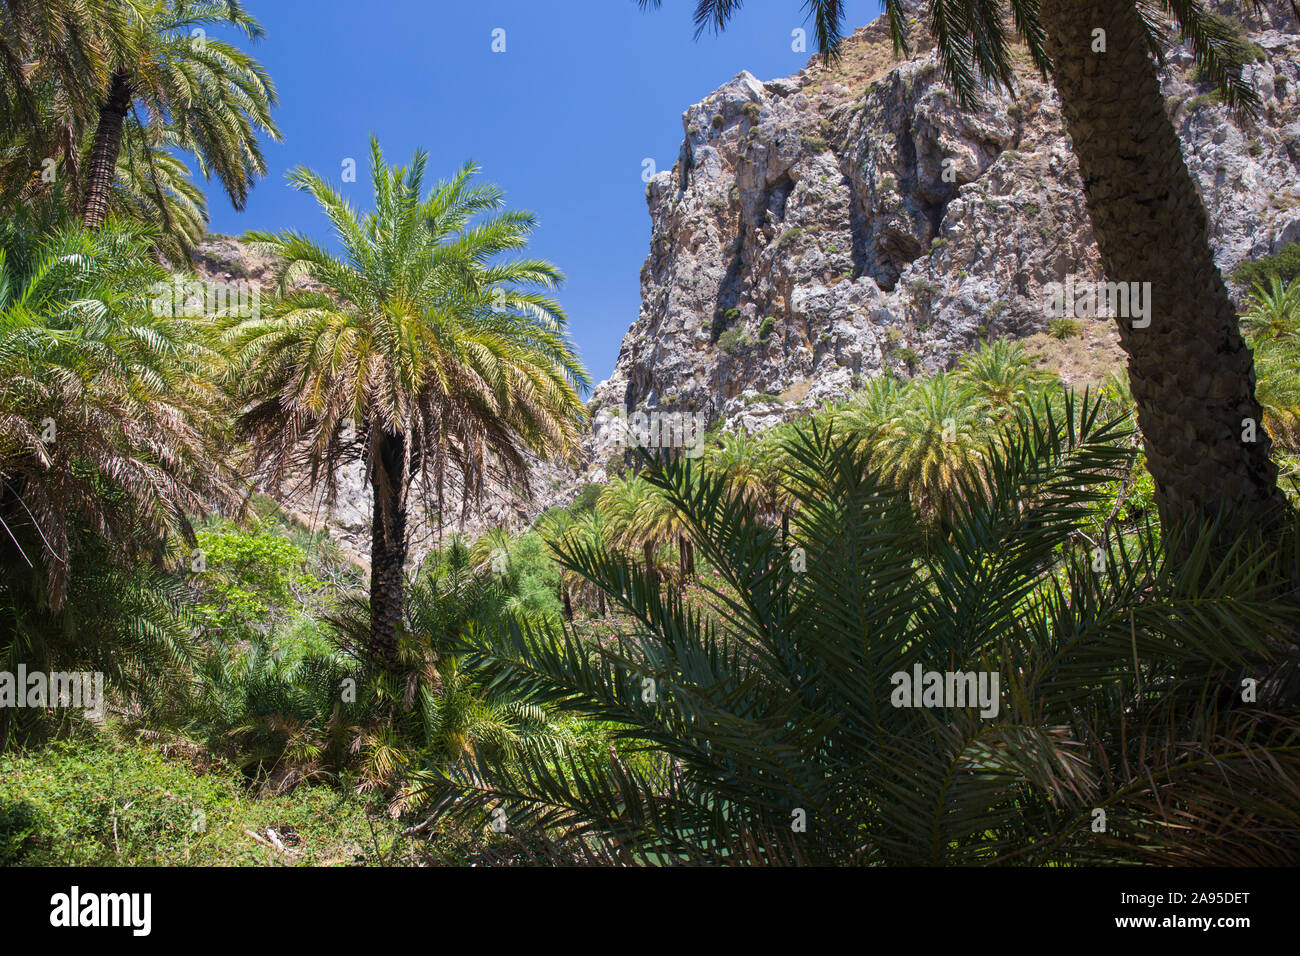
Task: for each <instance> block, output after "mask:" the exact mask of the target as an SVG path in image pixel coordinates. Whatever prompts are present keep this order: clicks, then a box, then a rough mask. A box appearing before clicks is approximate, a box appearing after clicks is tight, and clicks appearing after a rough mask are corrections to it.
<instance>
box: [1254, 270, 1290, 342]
mask: <svg viewBox="0 0 1300 956" xmlns="http://www.w3.org/2000/svg"><path fill="white" fill-rule="evenodd" d="M1250 298H1251V301H1250V308H1249V309H1247V310H1246V312H1245V313H1244V314H1243V315H1242V317H1241V325H1242V328H1243V329H1245V330H1246V335H1247V336H1248V337H1249V338H1250V343H1251V345H1259V344H1261V343H1266V342H1277V341H1290V342H1292V343H1294V342H1300V279H1293V280H1292V281H1290V282H1283V281H1282V279H1281V278H1280V277H1278V276H1272V277H1270V279H1269V283H1268V288H1265V287H1264V286H1262V285H1260V284H1258V283H1256V285H1255V288H1254V290H1253V291H1252V293H1251V297H1250Z"/></svg>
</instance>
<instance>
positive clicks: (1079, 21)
mask: <svg viewBox="0 0 1300 956" xmlns="http://www.w3.org/2000/svg"><path fill="white" fill-rule="evenodd" d="M640 2H641V4H642V6H654V7H658V6H659V5H660V0H640ZM883 5H884V8H885V11H886V14H887V15H888V18H889V24H890V29H891V31H892V32H893V36H894V42H895V46H896V48H897V49H899V50H902V51H905V50H906V49H907V47H908V43H907V36H906V32H907V24H908V21H909V17H910V10H909V4H908V2H907V0H883ZM805 6H806V8H807V9H808V10H809V12H810V14H811V16H812V18H813V20H814V23H815V25H816V33H817V40H818V45H819V47H820V49H821V51H822V53H823V54H826V55H833V54H834V53H835V50H836V48H837V46H838V42H839V37H840V33H841V29H842V26H843V17H844V12H845V11H844V5H843V3H842V2H841V0H808V2H807V3H806V4H805ZM740 7H741V5H740V4H739V3H736V2H733V0H700V2H699V5H698V6H697V8H696V23H697V26H698V28H699V30H704V29H706V28H709V27H712V28H713V29H715V30H721V29H722V28H723V27H725V25H726V24H727V22H728V21H729V20H730V18H731V17H732V16H733V15H734V14H735V13H736V12H737V11H738V10H739V9H740ZM929 9H930V25H929V28H930V32H931V34H932V35H933V36H934V38H935V42H936V47H937V50H938V56H939V64H940V67H941V69H942V71H943V73H944V76H945V78H946V79H947V80H948V82H949V84H950V85H951V86H952V87H953V89H954V91H955V93H956V94H957V96H958V99H959V101H960V102H961V103H963V104H969V103H971V102H972V101H973V100H974V98H975V93H976V90H977V88H978V87H979V85H980V84H981V83H991V84H995V85H1001V86H1005V87H1010V86H1011V84H1012V81H1013V77H1014V71H1013V67H1012V56H1011V42H1012V40H1013V39H1019V40H1020V41H1021V42H1023V44H1024V47H1025V52H1026V54H1027V55H1028V57H1029V59H1030V60H1031V61H1032V62H1033V64H1034V66H1035V67H1036V68H1037V69H1038V70H1039V71H1040V72H1041V73H1042V74H1043V75H1044V76H1049V75H1050V76H1051V77H1052V78H1053V81H1054V83H1055V86H1056V91H1057V93H1058V94H1059V95H1060V97H1061V104H1062V110H1063V112H1064V114H1065V122H1066V128H1067V130H1068V131H1069V133H1070V137H1071V139H1072V140H1073V145H1074V153H1075V156H1076V157H1077V159H1078V163H1079V173H1080V175H1081V177H1082V179H1083V183H1084V193H1085V198H1086V201H1087V206H1088V212H1089V215H1090V218H1091V220H1092V229H1093V233H1094V235H1095V236H1096V239H1097V248H1098V250H1099V252H1100V253H1101V264H1102V268H1103V269H1104V271H1105V273H1106V275H1107V276H1108V277H1109V278H1110V279H1112V280H1114V281H1117V282H1139V281H1140V282H1150V283H1151V304H1152V310H1153V312H1152V316H1151V318H1150V325H1149V326H1147V327H1144V328H1135V327H1133V326H1132V324H1131V323H1130V322H1128V321H1125V320H1120V321H1119V322H1118V325H1119V333H1120V344H1121V346H1122V347H1123V348H1124V350H1125V352H1127V353H1128V356H1129V370H1130V373H1131V375H1132V379H1133V393H1134V395H1135V397H1136V398H1137V404H1138V416H1139V420H1140V423H1141V426H1142V434H1143V440H1144V442H1145V445H1146V450H1147V460H1148V462H1149V464H1150V468H1151V474H1152V475H1153V477H1154V478H1155V481H1156V486H1157V496H1158V500H1159V502H1160V506H1161V512H1162V514H1163V515H1164V516H1165V517H1166V518H1169V519H1172V520H1174V521H1177V520H1178V519H1181V518H1187V517H1191V516H1194V515H1198V514H1201V515H1214V514H1219V513H1222V512H1225V511H1231V512H1232V513H1233V514H1234V516H1235V518H1236V520H1238V521H1240V522H1242V526H1246V525H1248V524H1250V522H1251V518H1250V516H1251V515H1252V514H1256V513H1260V512H1268V513H1273V512H1276V511H1277V510H1278V509H1279V508H1281V507H1282V505H1283V499H1282V495H1281V493H1280V492H1279V490H1278V487H1277V468H1276V466H1275V465H1274V464H1273V462H1272V461H1271V460H1270V457H1269V452H1270V448H1271V441H1270V439H1269V437H1268V435H1267V434H1260V435H1257V440H1256V441H1254V442H1243V441H1241V440H1240V435H1241V431H1242V425H1241V422H1242V420H1243V419H1247V418H1249V419H1252V420H1254V421H1256V422H1259V421H1260V406H1259V402H1258V401H1257V400H1256V398H1255V370H1254V365H1253V363H1252V359H1251V353H1250V350H1249V349H1248V348H1247V347H1246V344H1245V342H1244V341H1243V340H1242V337H1241V334H1240V332H1239V331H1238V328H1237V317H1236V311H1235V309H1234V308H1233V305H1232V300H1231V299H1230V298H1229V296H1228V290H1227V287H1226V286H1225V285H1224V282H1223V278H1222V276H1221V275H1220V274H1219V270H1218V267H1217V266H1216V265H1215V263H1214V257H1213V254H1212V251H1211V248H1210V243H1209V231H1208V229H1209V226H1208V220H1207V217H1206V213H1205V206H1204V204H1203V203H1202V202H1201V197H1200V195H1199V194H1198V193H1197V191H1196V184H1195V182H1194V181H1193V179H1192V177H1191V175H1190V174H1189V173H1188V171H1187V166H1186V164H1185V163H1184V162H1183V156H1182V149H1181V145H1180V143H1179V140H1178V134H1177V132H1176V131H1175V130H1174V127H1173V124H1172V123H1171V122H1170V120H1169V117H1168V115H1167V113H1166V112H1165V102H1164V97H1163V96H1162V95H1161V92H1160V78H1159V75H1158V73H1157V70H1156V60H1155V57H1157V56H1159V51H1160V49H1161V43H1162V39H1163V26H1164V25H1163V24H1161V23H1159V22H1158V21H1157V19H1156V17H1155V16H1153V14H1155V13H1156V11H1159V13H1160V14H1162V15H1164V16H1166V17H1168V18H1169V19H1171V20H1172V21H1173V23H1174V24H1175V25H1176V27H1177V29H1178V30H1179V31H1180V32H1181V34H1182V35H1183V36H1184V37H1186V38H1187V39H1188V40H1189V41H1190V45H1191V49H1192V53H1193V56H1194V57H1195V59H1196V61H1197V63H1198V64H1199V65H1200V66H1201V67H1202V68H1203V69H1204V70H1205V72H1206V74H1207V75H1208V77H1209V78H1210V79H1211V80H1212V81H1213V82H1214V84H1215V85H1216V86H1217V87H1218V88H1219V89H1220V90H1221V91H1222V92H1223V93H1224V95H1225V99H1226V100H1227V102H1229V103H1230V104H1232V105H1234V106H1236V107H1239V108H1241V109H1242V110H1249V109H1251V108H1252V107H1253V106H1254V104H1255V103H1256V98H1255V96H1254V95H1253V92H1252V91H1251V90H1250V89H1249V88H1247V87H1246V86H1245V85H1243V83H1242V81H1241V74H1240V62H1241V57H1240V50H1239V44H1238V43H1237V41H1235V40H1234V39H1233V37H1232V35H1231V32H1230V30H1229V28H1228V27H1227V26H1226V25H1225V24H1224V22H1223V21H1221V20H1219V19H1216V18H1215V17H1213V16H1211V15H1209V14H1208V13H1207V12H1206V10H1205V8H1204V5H1203V3H1201V2H1199V0H1160V2H1159V3H1156V4H1150V5H1147V4H1142V3H1137V2H1135V0H1051V2H1047V3H1041V4H1037V3H1025V2H1020V0H1010V2H1008V3H1006V4H1003V3H1001V2H979V3H977V2H972V0H958V2H939V0H930V2H929Z"/></svg>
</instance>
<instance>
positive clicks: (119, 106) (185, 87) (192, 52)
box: [82, 0, 280, 228]
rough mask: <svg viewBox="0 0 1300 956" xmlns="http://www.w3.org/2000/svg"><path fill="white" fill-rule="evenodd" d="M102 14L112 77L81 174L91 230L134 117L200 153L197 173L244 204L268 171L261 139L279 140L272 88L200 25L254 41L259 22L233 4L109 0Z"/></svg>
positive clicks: (105, 204) (220, 0) (104, 205)
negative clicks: (237, 33) (83, 174)
mask: <svg viewBox="0 0 1300 956" xmlns="http://www.w3.org/2000/svg"><path fill="white" fill-rule="evenodd" d="M105 14H106V22H105V26H104V30H103V34H104V35H105V37H106V39H107V42H108V44H109V54H110V68H109V79H108V83H107V86H106V88H105V89H104V90H103V91H102V97H101V99H100V102H99V109H98V117H97V120H96V126H95V134H94V142H93V145H92V147H91V152H90V160H89V168H88V170H87V173H86V185H85V198H84V201H83V204H82V218H83V221H84V222H85V224H86V225H87V226H88V227H91V228H97V227H98V226H100V225H101V224H102V223H103V222H104V219H105V217H106V216H107V215H108V212H109V207H110V195H111V192H112V189H113V184H114V182H115V181H116V177H117V169H118V158H119V155H120V153H121V149H122V136H123V131H124V129H127V118H128V117H129V116H133V115H134V116H136V117H137V123H136V125H135V128H136V129H137V130H139V131H140V132H142V133H143V132H149V133H151V134H156V133H157V132H158V131H159V130H166V132H167V134H168V136H170V137H171V138H172V139H173V140H174V143H173V145H175V146H176V147H177V148H179V149H181V150H183V151H186V152H192V153H194V154H195V155H197V156H198V158H199V167H200V169H201V171H202V172H203V174H204V176H205V177H207V176H211V174H212V173H216V175H217V178H218V179H219V180H220V181H221V184H222V187H223V188H224V189H225V191H226V194H227V195H228V196H229V197H230V201H231V202H232V203H233V204H234V206H235V208H236V209H242V208H243V207H244V203H245V202H246V201H247V199H248V191H249V189H250V188H251V186H252V183H253V180H254V179H255V178H256V177H258V176H264V175H266V161H265V160H264V159H263V157H262V149H261V145H260V144H259V142H258V136H259V135H263V136H267V137H269V138H270V139H272V140H275V141H278V140H279V136H280V134H279V130H278V129H277V128H276V125H275V122H274V121H273V120H272V119H271V109H272V107H274V106H275V104H276V94H275V87H274V85H273V84H272V83H271V79H270V77H269V76H267V74H266V71H265V70H264V69H263V68H262V66H261V64H260V63H258V62H257V60H255V59H253V58H252V57H251V56H249V55H248V54H247V53H245V52H243V51H242V50H240V49H239V48H238V47H236V46H234V45H232V44H230V43H227V42H225V41H224V40H221V39H218V38H217V37H212V36H208V35H207V31H208V30H209V29H214V28H220V27H227V28H234V29H236V30H238V31H240V32H242V33H243V34H244V35H245V36H247V37H248V38H249V39H250V40H257V39H259V38H260V37H262V36H263V31H262V27H261V25H260V24H259V23H258V22H257V20H256V19H254V18H253V17H252V16H250V15H249V14H248V12H247V11H245V10H244V8H243V5H242V4H241V3H239V0H179V2H164V0H107V3H106V10H105ZM137 107H138V108H139V109H137ZM140 109H142V110H143V115H141V114H140Z"/></svg>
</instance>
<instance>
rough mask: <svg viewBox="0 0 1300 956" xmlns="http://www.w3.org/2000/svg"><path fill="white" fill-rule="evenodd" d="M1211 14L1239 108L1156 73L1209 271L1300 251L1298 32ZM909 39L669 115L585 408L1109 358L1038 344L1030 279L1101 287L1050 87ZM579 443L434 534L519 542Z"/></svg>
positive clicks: (1072, 372) (1110, 339)
mask: <svg viewBox="0 0 1300 956" xmlns="http://www.w3.org/2000/svg"><path fill="white" fill-rule="evenodd" d="M1213 6H1215V7H1217V8H1218V9H1219V10H1220V11H1221V12H1223V13H1225V14H1229V15H1231V16H1234V17H1237V18H1239V19H1240V21H1241V22H1242V23H1243V24H1244V26H1245V28H1246V30H1247V31H1248V34H1249V40H1250V42H1251V43H1253V44H1254V45H1255V49H1254V50H1253V54H1254V59H1252V61H1251V62H1250V63H1249V64H1248V66H1247V67H1246V68H1245V75H1246V78H1247V79H1248V80H1249V81H1250V82H1251V84H1252V85H1253V86H1254V88H1255V89H1256V90H1257V91H1258V93H1259V96H1260V100H1261V108H1260V111H1259V114H1258V117H1257V118H1255V119H1253V120H1245V121H1243V120H1239V119H1237V118H1235V117H1234V116H1233V115H1232V114H1231V113H1230V111H1229V110H1228V109H1227V108H1226V107H1224V106H1223V105H1222V104H1220V103H1218V102H1217V100H1216V99H1215V98H1214V97H1213V96H1211V95H1208V88H1207V87H1205V86H1204V85H1202V84H1199V83H1198V82H1197V78H1196V75H1195V71H1194V67H1193V65H1192V61H1191V56H1190V54H1189V53H1188V52H1187V50H1186V49H1185V48H1178V49H1175V50H1173V51H1172V52H1171V54H1170V56H1169V57H1168V60H1167V62H1166V65H1165V67H1164V70H1163V74H1162V76H1163V89H1164V92H1165V94H1166V98H1167V108H1168V112H1169V115H1170V117H1171V120H1172V121H1173V123H1174V124H1175V127H1176V128H1177V129H1178V131H1179V133H1180V135H1181V137H1182V141H1183V152H1184V159H1185V161H1186V162H1187V165H1188V168H1189V169H1190V170H1191V172H1192V174H1193V175H1194V177H1195V178H1196V181H1197V183H1198V185H1199V187H1200V191H1201V195H1202V197H1203V199H1204V201H1205V204H1206V208H1207V210H1208V212H1209V216H1210V220H1211V223H1212V242H1213V245H1214V250H1215V256H1216V261H1217V262H1218V264H1219V266H1220V268H1221V269H1222V270H1224V272H1225V273H1226V272H1227V271H1228V270H1229V269H1231V268H1232V267H1233V266H1235V265H1236V264H1238V263H1239V262H1241V261H1243V260H1245V259H1251V258H1257V257H1259V256H1261V255H1265V254H1267V253H1269V252H1272V251H1276V249H1278V248H1279V247H1280V246H1282V245H1285V244H1286V243H1288V242H1293V241H1296V240H1297V239H1300V169H1298V166H1300V24H1297V22H1296V20H1295V18H1294V16H1293V14H1292V13H1291V11H1290V6H1289V4H1288V3H1285V2H1283V3H1277V2H1272V3H1268V4H1266V5H1265V6H1263V7H1262V8H1261V9H1260V11H1259V12H1258V13H1242V12H1240V11H1239V10H1238V9H1237V5H1236V4H1227V3H1223V4H1213ZM923 40H924V41H925V42H922V41H923ZM914 41H915V42H916V49H915V50H914V51H913V57H912V59H910V60H906V61H899V60H897V59H895V58H894V56H893V50H892V43H891V41H890V37H889V33H888V29H887V27H886V25H885V23H884V21H883V19H880V20H877V21H875V22H873V23H872V24H870V25H869V26H867V27H864V28H862V29H859V30H858V31H856V32H855V33H854V34H853V36H852V37H851V38H849V39H847V40H846V43H845V47H844V54H843V56H842V58H841V59H840V60H839V61H838V62H837V63H834V64H828V65H825V64H822V63H821V62H820V61H819V60H817V59H816V58H814V60H812V61H810V63H809V65H808V66H807V67H806V68H805V69H804V70H802V71H801V72H800V73H798V74H796V75H794V76H791V77H787V78H784V79H777V80H772V81H768V82H762V81H760V80H759V79H758V78H756V77H754V76H753V75H751V74H749V73H741V74H740V75H738V76H737V77H735V78H734V79H733V80H731V81H730V82H729V83H727V84H726V85H724V86H722V87H721V88H720V89H718V90H715V91H714V92H713V93H711V94H710V95H709V96H707V97H706V98H704V99H703V100H702V101H700V102H699V103H697V104H695V105H694V106H691V107H690V108H689V109H687V110H686V112H685V113H684V114H683V116H682V128H683V142H682V147H681V153H680V156H679V158H678V161H677V163H676V165H675V166H674V167H673V169H672V170H670V171H663V172H660V173H658V174H657V175H656V176H654V178H653V179H652V180H651V182H650V183H649V185H648V186H647V189H646V201H647V205H648V207H649V213H650V222H651V232H650V250H649V255H648V256H647V258H646V260H645V264H644V266H643V267H642V270H641V308H640V313H639V315H638V316H637V317H636V320H635V321H634V322H633V323H632V325H631V327H630V328H629V329H628V332H627V334H626V336H625V337H624V339H623V344H622V348H621V350H620V352H619V357H618V361H617V364H616V366H615V368H614V371H613V373H612V375H611V376H610V377H609V379H607V380H606V381H604V382H602V383H601V384H600V385H599V386H598V387H597V388H596V390H595V393H594V396H593V398H592V400H591V403H590V409H591V411H592V413H593V417H596V416H599V415H601V413H608V412H609V411H610V410H615V409H621V410H622V411H623V412H624V413H629V412H631V413H634V412H636V411H638V410H640V411H644V412H660V413H666V412H674V413H688V414H697V415H700V416H702V417H703V419H704V420H706V421H707V422H709V423H714V422H717V421H718V420H720V419H725V421H726V427H728V428H746V429H751V430H752V429H762V428H765V427H769V426H770V425H771V424H773V423H775V422H777V421H780V420H783V419H786V418H790V417H793V416H795V415H798V414H802V413H804V412H806V411H808V410H810V409H811V408H813V407H815V406H817V405H820V404H822V403H824V402H826V401H827V400H830V399H834V398H836V397H839V396H842V395H844V394H846V393H848V392H849V391H851V390H852V389H853V388H855V387H857V386H859V385H861V384H862V383H863V382H865V381H867V380H869V379H870V378H872V377H874V376H877V375H880V374H882V373H884V372H893V373H897V374H900V375H905V376H906V375H911V374H917V373H922V372H933V371H937V370H940V369H944V368H951V367H952V366H953V365H954V364H955V363H956V362H957V360H958V359H959V358H960V356H961V355H962V354H963V353H964V352H966V351H968V350H970V349H972V348H974V347H976V345H977V344H978V342H979V341H980V340H981V339H984V338H996V337H999V336H1010V337H1014V338H1023V339H1026V340H1027V341H1028V343H1029V345H1030V347H1031V349H1033V350H1034V351H1036V352H1038V353H1040V354H1041V355H1042V359H1041V361H1042V364H1044V365H1046V366H1050V367H1053V368H1055V369H1057V370H1058V371H1059V372H1060V373H1061V374H1062V377H1063V378H1065V379H1066V380H1067V381H1071V382H1084V381H1090V380H1094V381H1095V380H1097V379H1100V378H1102V377H1104V375H1105V374H1106V373H1107V372H1108V371H1110V370H1112V369H1114V368H1116V367H1119V366H1120V365H1121V364H1122V361H1123V354H1122V353H1121V352H1120V351H1119V348H1118V337H1117V335H1116V333H1115V332H1114V329H1113V320H1110V319H1106V318H1097V319H1082V320H1080V322H1081V326H1082V328H1081V334H1080V335H1079V336H1078V337H1076V338H1072V339H1070V340H1068V341H1064V342H1062V341H1057V340H1055V339H1051V338H1049V337H1048V336H1047V335H1046V331H1047V328H1048V318H1049V305H1050V302H1049V296H1048V294H1047V293H1046V292H1045V291H1044V287H1045V286H1047V285H1048V284H1049V283H1057V282H1062V281H1064V280H1065V279H1066V277H1067V276H1073V277H1074V279H1075V281H1078V282H1086V281H1096V280H1102V279H1104V278H1105V277H1104V276H1102V275H1101V273H1100V267H1099V259H1098V255H1097V250H1096V246H1095V243H1094V239H1093V236H1092V231H1091V228H1090V226H1089V222H1088V215H1087V210H1086V208H1085V205H1084V199H1083V189H1082V183H1081V182H1080V180H1079V175H1078V171H1077V168H1076V164H1075V159H1074V155H1073V152H1072V148H1071V143H1070V139H1069V136H1068V135H1067V134H1066V132H1065V130H1064V127H1063V122H1062V118H1061V111H1060V104H1059V100H1058V98H1057V96H1056V94H1055V92H1054V91H1053V89H1052V87H1051V85H1050V83H1046V82H1044V81H1043V80H1042V79H1041V78H1040V77H1038V76H1037V75H1036V74H1035V73H1033V71H1032V69H1031V68H1030V67H1029V65H1028V62H1027V60H1025V62H1024V63H1023V64H1021V66H1022V68H1021V69H1019V70H1018V73H1017V82H1016V86H1015V90H1014V93H1013V94H1005V93H996V94H995V93H988V94H985V95H984V96H983V97H982V99H981V101H980V103H979V105H978V108H977V109H974V110H964V109H961V108H959V107H958V106H957V104H956V101H955V99H954V98H953V96H952V95H951V94H950V93H949V92H948V90H947V88H946V86H945V85H944V83H943V80H942V77H941V75H940V73H939V69H938V66H937V62H936V58H935V56H934V54H933V52H932V51H931V50H930V49H929V46H928V38H926V37H924V36H923V31H922V30H921V29H920V28H919V26H918V27H917V29H916V30H915V31H914ZM238 252H239V250H238V249H230V248H226V247H225V246H224V245H223V246H222V248H221V249H218V250H215V252H214V256H213V258H214V259H217V260H222V261H224V259H230V258H234V257H236V256H235V254H236V253H238ZM1242 291H1243V290H1235V292H1237V293H1241V292H1242ZM597 437H598V436H596V435H593V441H592V443H591V446H590V451H591V453H590V454H589V456H588V460H587V461H586V462H585V463H584V464H583V465H582V467H581V468H579V469H578V470H576V471H574V470H568V469H560V468H556V467H554V466H549V465H543V464H540V463H539V464H538V467H537V469H536V480H535V481H534V482H533V484H534V488H535V490H536V491H539V492H540V494H539V496H538V497H537V498H536V499H535V500H533V501H531V502H528V501H524V500H522V499H520V498H519V497H518V496H517V495H515V494H513V493H510V492H508V491H501V492H499V493H497V494H495V495H494V496H493V500H492V502H491V503H490V504H488V505H487V506H486V507H485V509H483V510H481V511H479V512H477V513H475V514H474V515H471V516H470V518H469V519H467V520H464V521H457V522H455V523H454V524H453V525H451V526H449V528H454V529H457V530H464V531H466V532H468V533H470V534H475V533H478V532H480V531H482V530H484V529H485V528H487V527H489V526H491V525H492V524H495V523H505V524H508V525H509V526H510V527H512V528H514V529H518V528H520V527H523V526H525V525H526V524H527V523H528V522H529V521H531V520H532V519H533V518H534V517H535V516H536V515H537V514H538V513H540V511H542V510H544V509H545V508H546V507H550V506H552V505H554V504H559V503H563V502H565V501H566V500H568V499H570V498H571V497H572V495H573V494H574V493H575V492H576V491H577V489H578V488H580V487H581V486H582V485H583V484H584V483H586V482H588V481H599V480H602V479H603V478H604V477H605V474H606V468H607V466H608V464H609V458H610V452H609V448H610V444H609V443H608V442H604V443H601V442H599V441H597V440H596V439H597ZM606 437H607V436H606ZM358 477H359V476H358ZM348 481H349V485H348V488H349V490H348V495H349V501H348V502H346V503H341V504H340V505H339V506H336V509H335V512H334V515H335V517H334V518H333V519H331V520H332V522H346V523H347V527H348V534H349V536H354V539H355V541H356V542H357V544H358V546H359V545H360V544H361V543H363V542H364V539H365V530H366V527H367V526H368V513H364V512H368V496H367V495H366V494H365V492H364V489H363V488H357V489H356V494H355V495H353V494H352V490H351V489H352V484H354V483H355V482H353V480H352V479H351V478H350V477H349V479H348ZM354 529H358V530H355V531H354ZM427 531H428V528H427V527H425V528H423V529H419V528H417V532H416V534H417V536H419V535H421V534H427Z"/></svg>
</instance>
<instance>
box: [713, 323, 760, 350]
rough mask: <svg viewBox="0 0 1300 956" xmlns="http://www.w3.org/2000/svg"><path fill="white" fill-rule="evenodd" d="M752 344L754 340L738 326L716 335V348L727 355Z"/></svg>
mask: <svg viewBox="0 0 1300 956" xmlns="http://www.w3.org/2000/svg"><path fill="white" fill-rule="evenodd" d="M753 344H754V340H753V339H751V338H750V337H749V335H748V334H747V333H746V332H745V330H744V329H743V328H741V327H740V326H735V327H734V328H730V329H727V330H726V331H725V332H723V333H722V334H721V335H719V336H718V348H720V349H722V351H724V352H726V353H727V354H728V355H731V354H732V353H734V352H739V351H740V350H741V349H744V348H748V347H749V346H751V345H753Z"/></svg>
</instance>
